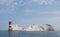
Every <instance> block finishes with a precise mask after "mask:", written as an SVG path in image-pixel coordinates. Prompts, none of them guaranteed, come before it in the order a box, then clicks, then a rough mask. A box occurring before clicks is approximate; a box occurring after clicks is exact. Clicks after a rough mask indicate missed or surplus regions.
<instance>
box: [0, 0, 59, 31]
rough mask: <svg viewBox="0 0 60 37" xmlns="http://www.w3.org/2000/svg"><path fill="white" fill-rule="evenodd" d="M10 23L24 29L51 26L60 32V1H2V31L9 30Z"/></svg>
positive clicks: (0, 12)
mask: <svg viewBox="0 0 60 37" xmlns="http://www.w3.org/2000/svg"><path fill="white" fill-rule="evenodd" d="M8 21H12V23H13V24H17V25H19V26H22V27H27V26H29V25H32V24H51V25H52V26H53V27H54V29H55V30H60V29H59V28H60V0H0V30H7V29H8Z"/></svg>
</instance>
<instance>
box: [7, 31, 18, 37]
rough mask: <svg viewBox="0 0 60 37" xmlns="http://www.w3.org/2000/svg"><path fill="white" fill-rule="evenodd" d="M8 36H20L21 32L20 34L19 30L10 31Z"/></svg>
mask: <svg viewBox="0 0 60 37" xmlns="http://www.w3.org/2000/svg"><path fill="white" fill-rule="evenodd" d="M8 36H9V37H19V34H18V32H10V31H9V32H8Z"/></svg>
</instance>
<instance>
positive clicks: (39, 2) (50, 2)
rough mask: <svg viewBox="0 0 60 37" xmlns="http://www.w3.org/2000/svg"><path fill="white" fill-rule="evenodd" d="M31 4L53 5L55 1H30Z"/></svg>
mask: <svg viewBox="0 0 60 37" xmlns="http://www.w3.org/2000/svg"><path fill="white" fill-rule="evenodd" d="M29 1H30V3H37V4H39V5H43V4H44V5H47V4H53V3H54V2H55V0H29Z"/></svg>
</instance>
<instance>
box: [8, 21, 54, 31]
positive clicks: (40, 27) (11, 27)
mask: <svg viewBox="0 0 60 37" xmlns="http://www.w3.org/2000/svg"><path fill="white" fill-rule="evenodd" d="M8 31H54V28H53V27H52V26H51V25H50V24H42V25H36V24H33V25H31V26H28V27H26V28H23V27H19V26H18V25H14V24H12V22H11V21H9V25H8Z"/></svg>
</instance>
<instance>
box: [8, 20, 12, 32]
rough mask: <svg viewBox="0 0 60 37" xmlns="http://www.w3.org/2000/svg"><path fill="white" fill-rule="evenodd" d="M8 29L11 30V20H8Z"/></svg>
mask: <svg viewBox="0 0 60 37" xmlns="http://www.w3.org/2000/svg"><path fill="white" fill-rule="evenodd" d="M8 31H12V22H11V21H9V26H8Z"/></svg>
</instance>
